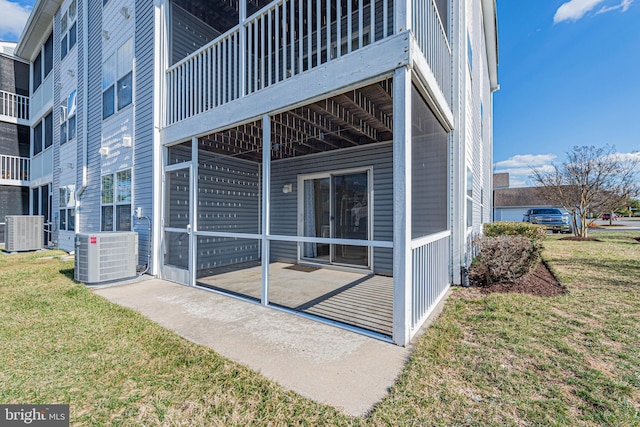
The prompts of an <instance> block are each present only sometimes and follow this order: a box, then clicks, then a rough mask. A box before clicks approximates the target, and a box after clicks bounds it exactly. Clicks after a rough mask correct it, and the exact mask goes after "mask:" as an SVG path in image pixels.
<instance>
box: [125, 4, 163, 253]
mask: <svg viewBox="0 0 640 427" xmlns="http://www.w3.org/2000/svg"><path fill="white" fill-rule="evenodd" d="M153 7H154V6H153V2H150V1H142V0H138V1H136V13H135V19H136V25H135V58H136V70H135V85H134V87H135V90H136V93H135V95H134V96H135V98H134V99H135V113H134V121H135V134H134V145H133V147H134V158H135V165H134V168H133V178H132V179H133V182H132V186H133V201H134V203H135V205H134V206H133V208H134V209H135V208H136V207H141V208H142V212H143V215H146V216H148V217H149V218H150V219H151V222H152V224H153V221H155V220H159V219H160V212H153V198H154V195H155V193H156V191H155V190H159V189H154V187H153V129H154V127H153V83H154V49H155V48H154V14H153V10H154V9H153ZM157 197H160V194H157ZM147 227H148V225H147V223H146V221H144V220H142V221H138V220H134V222H133V228H134V231H136V232H138V238H139V264H146V263H147V260H148V259H149V254H148V250H147V246H148V242H149V238H150V236H149V233H148V228H147Z"/></svg>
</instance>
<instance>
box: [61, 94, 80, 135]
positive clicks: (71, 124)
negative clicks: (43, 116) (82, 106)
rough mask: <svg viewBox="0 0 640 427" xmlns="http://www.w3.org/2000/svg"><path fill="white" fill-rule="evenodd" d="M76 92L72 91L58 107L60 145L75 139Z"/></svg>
mask: <svg viewBox="0 0 640 427" xmlns="http://www.w3.org/2000/svg"><path fill="white" fill-rule="evenodd" d="M76 110H77V108H76V91H75V90H73V91H72V92H71V93H70V94H69V96H68V97H67V99H66V100H65V101H63V102H62V104H61V105H60V144H64V143H65V142H67V141H71V140H72V139H74V138H75V137H76Z"/></svg>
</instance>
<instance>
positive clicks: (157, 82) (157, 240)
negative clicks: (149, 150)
mask: <svg viewBox="0 0 640 427" xmlns="http://www.w3.org/2000/svg"><path fill="white" fill-rule="evenodd" d="M168 7H169V5H168V1H167V0H155V1H154V22H155V23H154V32H155V36H154V47H153V48H154V50H155V52H156V55H154V67H153V68H154V73H155V75H154V82H153V90H154V97H153V109H154V112H153V121H154V123H153V189H154V190H153V191H155V193H154V194H156V195H158V194H160V195H161V196H160V197H153V201H152V205H151V212H150V215H147V216H149V217H150V218H152V228H151V236H149V238H150V239H151V242H152V246H151V256H150V261H151V266H150V269H149V271H150V273H151V274H152V275H154V276H159V275H160V274H161V271H160V269H161V266H162V265H163V263H164V261H163V259H162V254H163V250H162V249H163V244H164V243H163V242H164V235H163V224H162V220H161V218H163V217H164V212H163V202H164V199H165V197H166V194H164V185H163V181H164V162H165V159H164V155H163V154H164V152H165V149H164V148H163V146H162V142H161V141H160V128H162V127H163V126H164V125H165V123H166V118H167V116H166V111H167V109H166V108H167V96H166V81H165V80H166V79H165V71H164V70H166V69H167V64H168V51H167V45H168V43H167V37H169V31H168V24H167V20H168V13H167V8H168ZM85 117H86V116H85ZM143 215H144V214H143Z"/></svg>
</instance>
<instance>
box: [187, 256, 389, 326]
mask: <svg viewBox="0 0 640 427" xmlns="http://www.w3.org/2000/svg"><path fill="white" fill-rule="evenodd" d="M212 273H213V274H212ZM201 274H202V272H201ZM206 274H208V275H207V276H205V277H201V278H199V279H198V285H200V286H205V287H210V288H214V289H218V290H221V291H225V292H229V293H233V294H238V295H242V296H246V297H250V298H254V299H257V300H259V299H260V293H261V274H262V271H261V267H260V266H249V267H248V268H245V269H242V270H236V271H227V270H221V271H220V272H219V273H217V274H215V271H214V270H212V271H209V272H207V273H206ZM269 303H270V304H272V305H277V306H282V307H286V308H289V309H292V310H295V311H300V312H303V313H307V314H311V315H314V316H319V317H322V318H325V319H329V320H333V321H336V322H340V323H344V324H346V325H351V326H355V327H358V328H362V329H366V330H369V331H373V332H376V333H378V334H382V335H386V336H391V334H392V328H393V317H392V316H393V278H391V277H386V276H379V275H373V274H363V273H357V272H351V271H341V270H333V269H328V268H315V267H307V266H302V265H296V264H287V263H282V262H274V263H271V264H270V265H269Z"/></svg>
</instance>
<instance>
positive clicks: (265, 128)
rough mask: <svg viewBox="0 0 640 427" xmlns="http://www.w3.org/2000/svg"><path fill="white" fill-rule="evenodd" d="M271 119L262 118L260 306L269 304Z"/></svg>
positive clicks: (265, 116)
mask: <svg viewBox="0 0 640 427" xmlns="http://www.w3.org/2000/svg"><path fill="white" fill-rule="evenodd" d="M270 189H271V117H270V116H269V115H268V114H265V115H264V116H262V299H261V302H262V305H268V304H269V258H270V255H269V250H270V244H269V243H270V242H269V240H267V236H269V234H270V233H271V229H270V226H269V224H270V222H271V218H270V213H271V212H270V211H271V207H270V205H271V191H270Z"/></svg>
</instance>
